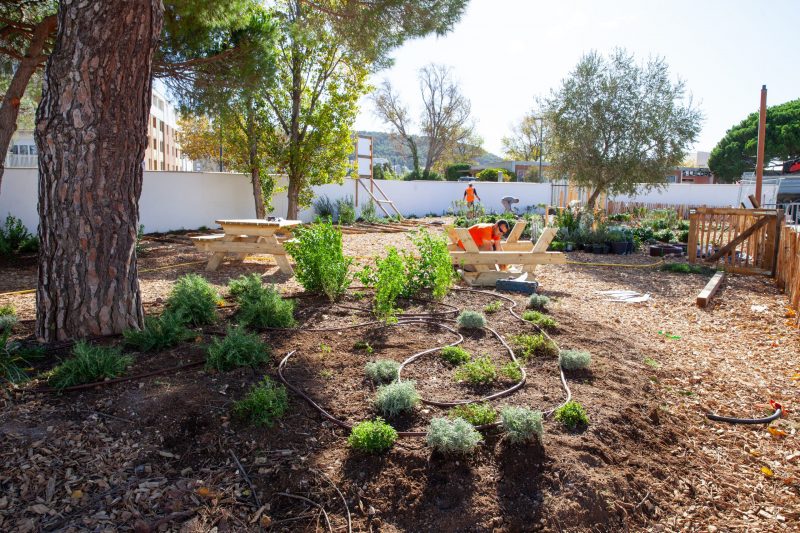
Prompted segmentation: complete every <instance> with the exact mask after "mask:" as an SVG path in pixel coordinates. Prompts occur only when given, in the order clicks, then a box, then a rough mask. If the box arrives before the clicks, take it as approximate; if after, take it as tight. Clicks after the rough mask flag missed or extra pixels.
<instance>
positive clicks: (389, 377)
mask: <svg viewBox="0 0 800 533" xmlns="http://www.w3.org/2000/svg"><path fill="white" fill-rule="evenodd" d="M399 370H400V363H398V362H397V361H392V360H390V359H378V360H377V361H370V362H369V363H367V364H366V365H365V366H364V372H365V373H366V374H367V377H368V378H369V379H370V380H372V381H373V382H374V383H387V382H391V381H394V380H396V379H397V375H398V371H399Z"/></svg>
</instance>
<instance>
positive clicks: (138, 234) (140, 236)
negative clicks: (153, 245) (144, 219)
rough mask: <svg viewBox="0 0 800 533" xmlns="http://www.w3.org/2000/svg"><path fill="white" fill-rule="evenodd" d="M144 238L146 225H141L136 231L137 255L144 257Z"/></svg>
mask: <svg viewBox="0 0 800 533" xmlns="http://www.w3.org/2000/svg"><path fill="white" fill-rule="evenodd" d="M143 238H144V224H139V227H138V229H137V230H136V255H137V256H138V255H143V254H144V253H145V249H144V246H143V245H142V239H143Z"/></svg>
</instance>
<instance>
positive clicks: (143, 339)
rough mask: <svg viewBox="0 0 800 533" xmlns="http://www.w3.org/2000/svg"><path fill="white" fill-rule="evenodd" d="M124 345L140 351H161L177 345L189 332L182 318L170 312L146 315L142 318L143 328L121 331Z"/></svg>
mask: <svg viewBox="0 0 800 533" xmlns="http://www.w3.org/2000/svg"><path fill="white" fill-rule="evenodd" d="M122 335H123V337H125V345H126V346H130V347H133V348H135V349H137V350H138V351H140V352H150V351H156V352H158V351H161V350H164V349H166V348H171V347H173V346H177V345H178V344H180V343H181V342H183V341H185V340H186V339H188V338H189V337H191V335H192V334H191V332H190V331H189V330H188V329H186V326H185V325H184V323H183V320H182V319H181V318H180V317H179V316H177V315H175V314H171V313H165V314H163V315H161V316H160V317H158V318H156V317H152V316H148V317H146V318H145V319H144V328H142V329H129V330H126V331H124V332H123V333H122Z"/></svg>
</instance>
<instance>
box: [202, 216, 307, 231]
mask: <svg viewBox="0 0 800 533" xmlns="http://www.w3.org/2000/svg"><path fill="white" fill-rule="evenodd" d="M214 222H216V223H217V224H219V225H220V226H222V227H223V228H224V227H225V226H246V227H248V228H250V229H252V228H254V227H255V228H291V227H293V226H300V225H302V224H303V221H302V220H264V219H261V218H235V219H225V218H223V219H220V220H215V221H214ZM226 233H228V232H227V231H226ZM245 233H247V232H245Z"/></svg>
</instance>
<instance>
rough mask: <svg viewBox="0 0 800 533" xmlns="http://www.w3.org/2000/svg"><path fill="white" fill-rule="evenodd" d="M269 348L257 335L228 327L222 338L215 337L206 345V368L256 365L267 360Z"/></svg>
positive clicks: (216, 368) (229, 368)
mask: <svg viewBox="0 0 800 533" xmlns="http://www.w3.org/2000/svg"><path fill="white" fill-rule="evenodd" d="M270 355H271V354H270V349H269V346H267V344H266V343H264V342H263V341H262V340H261V338H260V337H259V336H258V335H255V334H252V333H248V332H247V331H245V329H244V328H242V327H241V326H240V327H235V328H228V330H227V333H226V335H225V337H224V338H223V339H219V338H215V339H214V340H213V341H211V345H210V346H209V347H208V355H207V357H206V368H207V369H214V370H219V371H221V372H226V371H228V370H232V369H234V368H237V367H241V366H250V367H256V366H258V365H262V364H264V363H266V362H268V361H269V358H270Z"/></svg>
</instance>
